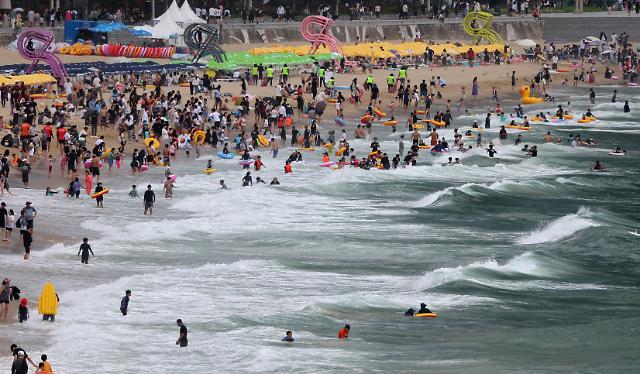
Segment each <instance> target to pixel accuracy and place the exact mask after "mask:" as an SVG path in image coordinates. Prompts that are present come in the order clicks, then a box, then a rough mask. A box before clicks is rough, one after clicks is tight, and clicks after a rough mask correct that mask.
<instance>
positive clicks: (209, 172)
mask: <svg viewBox="0 0 640 374" xmlns="http://www.w3.org/2000/svg"><path fill="white" fill-rule="evenodd" d="M214 171H216V169H212V168H207V169H204V170H203V171H202V172H203V173H205V174H207V175H209V174H211V173H213V172H214Z"/></svg>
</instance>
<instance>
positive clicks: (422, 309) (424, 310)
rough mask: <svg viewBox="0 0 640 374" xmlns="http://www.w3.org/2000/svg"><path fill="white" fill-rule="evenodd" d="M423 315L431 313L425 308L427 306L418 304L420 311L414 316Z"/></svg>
mask: <svg viewBox="0 0 640 374" xmlns="http://www.w3.org/2000/svg"><path fill="white" fill-rule="evenodd" d="M423 313H433V312H432V311H431V310H430V309H429V308H427V304H425V303H420V310H418V313H416V314H423Z"/></svg>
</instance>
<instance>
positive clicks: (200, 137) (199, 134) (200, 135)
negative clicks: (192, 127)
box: [193, 130, 207, 144]
mask: <svg viewBox="0 0 640 374" xmlns="http://www.w3.org/2000/svg"><path fill="white" fill-rule="evenodd" d="M206 136H207V133H205V132H204V131H202V130H198V131H196V132H195V133H194V134H193V142H194V143H196V144H204V139H205V138H206Z"/></svg>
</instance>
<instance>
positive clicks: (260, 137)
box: [258, 135, 269, 147]
mask: <svg viewBox="0 0 640 374" xmlns="http://www.w3.org/2000/svg"><path fill="white" fill-rule="evenodd" d="M258 144H260V145H261V146H263V147H268V146H269V140H267V137H266V136H264V135H258Z"/></svg>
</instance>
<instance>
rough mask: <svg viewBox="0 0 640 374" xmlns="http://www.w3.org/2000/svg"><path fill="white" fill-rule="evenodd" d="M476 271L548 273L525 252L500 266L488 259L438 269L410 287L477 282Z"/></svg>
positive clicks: (531, 255) (532, 256)
mask: <svg viewBox="0 0 640 374" xmlns="http://www.w3.org/2000/svg"><path fill="white" fill-rule="evenodd" d="M478 269H480V270H482V269H485V270H492V271H496V272H501V273H506V274H526V275H531V276H539V277H543V276H546V275H548V271H547V270H545V269H544V268H543V267H542V266H541V265H540V264H539V263H538V261H537V260H536V259H535V256H534V254H533V253H531V252H525V253H523V254H521V255H519V256H517V257H515V258H513V259H511V260H509V261H507V262H506V263H504V264H502V265H501V264H499V263H498V262H497V261H496V260H494V259H489V260H486V261H481V262H474V263H472V264H469V265H464V266H458V267H455V268H439V269H436V270H434V271H431V272H429V273H426V274H425V275H423V276H421V277H419V278H418V279H416V280H414V281H413V283H412V286H413V288H415V289H421V290H424V289H431V288H435V287H438V286H441V285H443V284H447V283H450V282H455V281H458V280H468V281H472V282H473V281H478V280H477V279H476V278H477V276H476V275H474V274H473V273H472V272H473V270H478Z"/></svg>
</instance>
